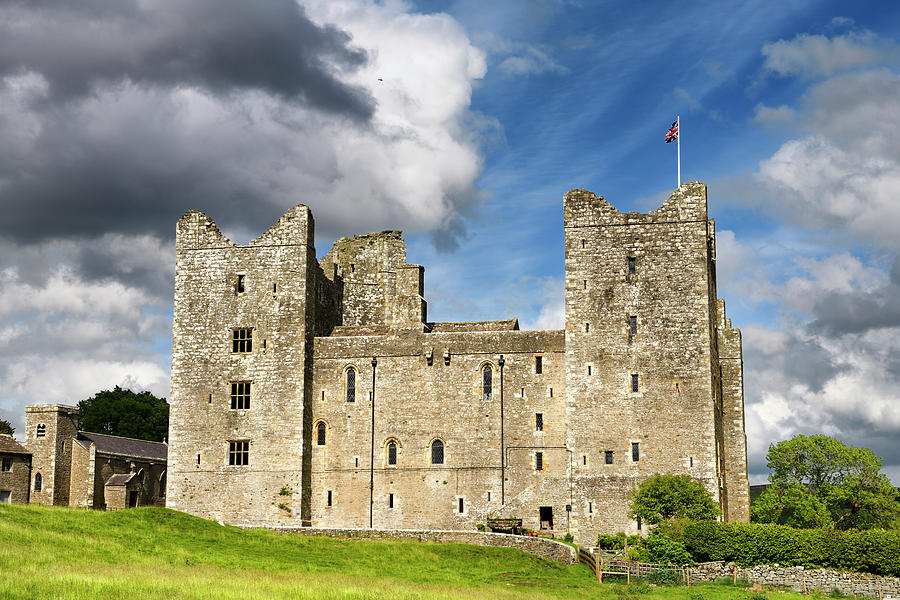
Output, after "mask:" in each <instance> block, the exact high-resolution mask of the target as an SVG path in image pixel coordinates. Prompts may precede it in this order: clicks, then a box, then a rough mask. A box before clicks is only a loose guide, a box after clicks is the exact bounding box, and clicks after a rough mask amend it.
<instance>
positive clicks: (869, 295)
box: [810, 258, 900, 336]
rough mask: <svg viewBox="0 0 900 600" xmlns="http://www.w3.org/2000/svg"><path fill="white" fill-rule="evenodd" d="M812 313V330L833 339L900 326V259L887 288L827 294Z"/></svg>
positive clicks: (814, 306)
mask: <svg viewBox="0 0 900 600" xmlns="http://www.w3.org/2000/svg"><path fill="white" fill-rule="evenodd" d="M812 312H813V316H814V317H815V319H814V320H813V322H812V323H811V324H810V329H811V330H812V331H814V332H818V333H824V334H827V335H832V336H838V335H842V334H846V333H863V332H866V331H869V330H871V329H882V328H886V327H900V258H897V259H895V260H894V263H893V266H892V268H891V271H890V282H889V283H887V284H886V285H884V286H883V287H881V288H877V289H874V290H870V291H867V292H864V291H852V292H832V293H829V294H825V295H824V296H822V297H821V298H820V299H819V300H817V301H816V303H815V304H814V305H813V310H812Z"/></svg>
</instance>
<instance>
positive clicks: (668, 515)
mask: <svg viewBox="0 0 900 600" xmlns="http://www.w3.org/2000/svg"><path fill="white" fill-rule="evenodd" d="M628 516H630V517H631V518H632V519H637V518H640V519H641V520H642V521H644V522H646V523H648V524H650V525H656V524H658V523H662V522H663V521H668V520H671V519H692V520H695V521H709V520H713V519H715V518H717V517H718V516H719V507H718V506H717V505H716V503H715V501H714V500H713V499H712V495H710V493H709V492H708V491H707V490H706V488H705V487H704V486H703V484H702V483H700V482H699V481H695V480H693V479H691V476H690V475H660V474H659V473H656V474H655V475H653V476H651V477H649V478H648V479H645V480H644V481H643V482H642V483H641V484H640V485H639V486H638V487H637V488H636V489H635V490H634V491H633V492H632V493H631V506H630V508H629V510H628Z"/></svg>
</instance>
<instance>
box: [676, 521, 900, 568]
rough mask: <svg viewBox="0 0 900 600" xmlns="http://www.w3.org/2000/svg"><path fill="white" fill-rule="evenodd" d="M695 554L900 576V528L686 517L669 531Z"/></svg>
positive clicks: (747, 562) (748, 562)
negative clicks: (816, 526) (842, 528)
mask: <svg viewBox="0 0 900 600" xmlns="http://www.w3.org/2000/svg"><path fill="white" fill-rule="evenodd" d="M666 535H668V536H671V537H674V538H675V539H680V540H681V541H682V542H683V543H684V545H685V547H686V548H687V550H688V552H690V553H691V556H693V558H694V560H696V561H698V562H705V561H711V560H721V561H726V562H729V561H734V562H735V563H736V564H738V565H739V566H742V567H750V566H754V565H767V564H774V563H778V564H780V565H784V566H803V567H808V568H829V569H839V570H844V571H859V572H864V573H874V574H877V575H889V576H900V531H886V530H883V529H868V530H864V531H856V530H849V531H835V530H827V529H794V528H793V527H788V526H786V525H773V524H767V523H717V522H710V521H705V522H704V521H699V522H693V523H680V524H679V526H678V527H673V528H671V529H670V530H669V531H667V532H666Z"/></svg>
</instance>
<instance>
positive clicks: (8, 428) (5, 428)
mask: <svg viewBox="0 0 900 600" xmlns="http://www.w3.org/2000/svg"><path fill="white" fill-rule="evenodd" d="M15 432H16V430H15V428H14V427H13V426H12V423H10V422H9V421H7V420H6V419H0V433H5V434H7V435H12V434H14V433H15Z"/></svg>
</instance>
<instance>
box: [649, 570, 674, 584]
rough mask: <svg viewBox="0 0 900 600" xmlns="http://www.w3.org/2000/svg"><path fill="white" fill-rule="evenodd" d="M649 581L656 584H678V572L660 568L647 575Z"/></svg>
mask: <svg viewBox="0 0 900 600" xmlns="http://www.w3.org/2000/svg"><path fill="white" fill-rule="evenodd" d="M647 581H649V582H650V583H653V584H656V585H676V584H678V583H679V581H678V574H677V573H676V572H675V571H673V570H671V569H659V570H657V571H653V572H652V573H650V575H648V576H647Z"/></svg>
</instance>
